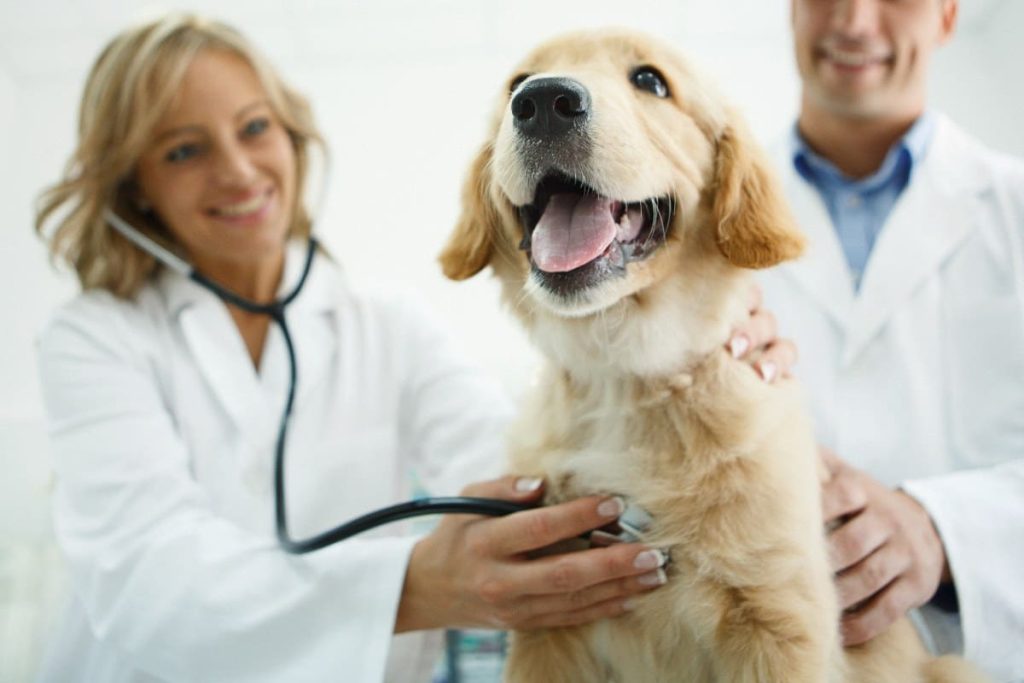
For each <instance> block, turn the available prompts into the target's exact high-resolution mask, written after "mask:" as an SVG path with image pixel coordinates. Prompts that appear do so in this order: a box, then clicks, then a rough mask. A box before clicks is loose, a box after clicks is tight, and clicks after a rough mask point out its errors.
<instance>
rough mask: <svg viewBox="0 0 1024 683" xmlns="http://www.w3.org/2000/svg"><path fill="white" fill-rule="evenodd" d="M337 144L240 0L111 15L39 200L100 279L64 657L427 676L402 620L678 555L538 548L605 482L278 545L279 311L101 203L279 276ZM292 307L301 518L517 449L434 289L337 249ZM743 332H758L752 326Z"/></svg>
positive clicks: (296, 254)
mask: <svg viewBox="0 0 1024 683" xmlns="http://www.w3.org/2000/svg"><path fill="white" fill-rule="evenodd" d="M319 144H320V137H319V135H318V134H317V131H316V127H315V125H314V123H313V120H312V116H311V114H310V109H309V107H308V106H307V104H306V102H305V100H304V99H303V98H302V97H301V96H299V95H298V94H297V93H296V92H295V91H293V90H292V89H291V88H289V87H288V86H287V85H286V84H285V83H284V82H282V80H281V79H280V78H279V77H278V76H277V75H276V73H275V72H274V70H273V69H272V68H270V67H269V66H268V65H267V63H266V62H265V61H264V60H263V59H262V58H261V57H260V56H259V54H258V53H257V52H255V51H254V50H253V49H252V48H251V47H250V46H249V44H248V43H247V42H246V41H245V40H244V39H243V38H242V37H241V36H240V35H239V34H238V33H236V32H235V31H233V30H231V29H230V28H228V27H226V26H224V25H222V24H219V23H215V22H209V21H204V20H202V19H198V18H195V17H191V16H177V15H176V16H170V17H167V18H165V19H162V20H160V21H156V22H154V23H151V24H148V25H145V26H141V27H139V28H135V29H132V30H129V31H127V32H125V33H123V34H121V35H119V36H117V37H116V38H115V39H114V40H113V41H112V42H111V43H110V44H109V45H108V46H107V48H106V49H105V50H104V51H103V53H102V54H101V55H100V57H99V59H98V61H97V62H96V64H95V66H94V67H93V69H92V72H91V74H90V76H89V79H88V82H87V84H86V87H85V93H84V96H83V99H82V105H81V112H80V125H79V143H78V147H77V149H76V150H75V152H74V155H73V156H72V158H71V161H70V163H69V165H68V168H67V171H66V173H65V176H64V178H63V180H62V181H60V182H59V183H58V184H56V185H55V186H53V187H52V188H50V189H49V190H48V191H46V192H45V193H44V195H43V197H42V201H41V205H40V210H39V216H38V221H37V228H38V229H39V230H40V231H41V232H44V233H45V234H48V235H50V236H51V237H50V239H51V243H52V248H53V253H54V254H55V256H56V257H58V258H60V259H63V260H66V261H67V262H68V263H70V265H71V266H72V267H73V268H74V270H75V272H76V273H77V274H78V278H79V280H80V283H81V286H82V290H83V292H82V293H81V294H80V295H79V296H78V297H77V298H75V299H74V300H73V301H72V302H70V303H69V304H68V305H66V306H64V307H63V308H62V309H61V310H59V311H58V312H57V313H56V315H55V316H54V318H53V320H52V321H51V323H50V324H49V325H48V326H47V328H46V329H45V330H44V332H43V333H42V335H41V339H40V345H39V358H40V368H41V377H42V383H43V389H44V397H45V402H46V408H47V412H48V417H49V425H50V431H51V437H52V444H53V456H54V461H55V467H56V471H57V477H58V485H57V489H56V496H55V498H56V501H55V518H56V529H57V535H58V540H59V543H60V545H61V546H62V548H63V550H64V552H65V554H66V556H67V558H68V561H69V564H70V568H71V573H72V584H73V588H74V591H73V592H74V597H73V600H72V603H71V605H70V606H69V609H68V614H67V617H66V619H65V622H64V626H63V628H62V629H61V630H60V631H59V632H58V633H56V634H55V635H54V642H53V647H52V652H51V656H50V658H49V659H48V662H47V664H46V668H45V671H44V674H43V678H44V680H53V681H67V680H86V681H104V682H105V683H112V682H118V681H155V680H162V681H219V682H223V681H247V682H252V681H263V680H266V681H324V680H339V681H342V680H343V681H351V682H359V681H379V680H382V679H384V678H385V669H386V665H387V662H388V659H389V655H390V656H391V660H392V668H391V669H390V673H389V674H387V677H388V679H389V680H427V679H428V678H429V669H427V668H423V667H421V666H418V665H408V664H407V665H406V666H405V668H404V670H403V669H400V668H399V667H398V666H397V665H396V664H395V662H396V661H397V656H396V655H397V652H398V648H397V647H392V634H394V633H399V632H404V631H413V630H425V629H433V628H439V627H445V626H484V627H494V628H507V627H515V628H530V627H532V626H552V625H559V624H569V623H579V622H581V621H587V620H591V619H597V618H601V617H608V616H614V615H617V614H620V613H622V612H623V611H624V610H626V609H628V606H629V602H628V599H629V596H631V595H633V594H635V593H638V592H640V591H648V590H652V589H653V588H655V587H657V586H658V585H659V584H660V583H662V582H663V581H664V573H663V572H661V571H660V569H659V566H660V564H661V563H662V562H663V561H664V558H663V557H662V556H661V555H660V554H659V553H658V552H657V551H656V550H655V549H651V548H645V547H643V546H642V545H639V544H622V545H618V546H615V547H611V548H606V549H594V550H588V551H584V552H580V553H574V554H572V555H562V556H555V557H548V558H545V559H538V560H527V559H524V558H525V555H526V552H527V551H529V550H532V549H536V548H541V547H544V546H547V545H549V544H551V543H553V542H555V541H558V540H560V539H564V538H571V537H574V536H576V535H577V534H580V533H582V532H584V531H586V530H589V529H592V528H596V527H598V526H601V525H603V524H605V523H607V522H608V521H609V520H612V519H614V518H616V517H617V516H618V514H619V513H620V512H621V501H619V500H618V499H615V498H611V497H589V498H584V499H580V500H577V501H573V502H570V503H566V504H563V505H559V506H556V507H548V508H544V509H538V510H530V511H526V512H520V513H516V514H513V515H510V516H508V517H504V518H498V519H495V518H482V517H472V516H465V515H463V516H457V517H448V518H446V519H445V520H444V521H443V522H442V523H441V524H439V525H438V527H437V528H436V530H435V531H434V532H432V533H431V534H429V535H427V536H425V537H423V538H417V537H413V536H402V535H395V534H396V532H395V530H394V529H393V528H391V529H387V528H386V529H383V530H382V531H380V532H378V533H376V534H373V535H370V536H365V537H358V538H355V539H351V540H348V541H345V542H343V543H340V544H337V545H333V546H331V547H329V548H327V549H324V550H321V551H319V552H316V553H312V554H309V555H301V556H297V555H289V554H287V553H285V552H284V551H282V550H281V549H280V547H279V546H278V544H277V542H276V541H275V536H274V494H273V488H272V480H273V455H274V450H275V439H276V437H277V434H278V421H279V418H280V415H281V412H282V407H283V405H284V403H285V400H286V393H287V386H288V361H287V353H286V349H285V345H284V340H283V339H282V336H281V334H280V332H279V330H278V329H277V328H276V327H273V326H272V325H271V324H270V319H269V318H268V317H267V316H265V315H261V314H254V313H247V312H246V311H244V310H241V309H239V308H237V307H236V306H232V305H228V304H225V303H224V302H223V301H222V300H221V299H219V298H218V297H217V296H215V295H214V294H212V293H211V292H210V291H208V290H206V289H204V288H203V287H200V286H199V285H198V284H196V283H195V282H193V281H192V280H190V279H188V278H186V277H185V276H183V275H182V274H181V273H179V272H176V271H175V270H173V269H170V268H167V267H165V266H163V265H161V263H160V262H159V261H157V260H155V259H154V258H152V257H151V256H149V255H148V254H147V253H146V252H145V251H143V250H141V249H139V248H138V247H136V246H135V245H134V244H133V243H132V242H130V241H128V240H127V239H125V238H124V237H123V236H122V235H121V234H119V233H118V232H116V231H115V230H113V229H112V228H111V225H110V224H109V223H108V218H109V216H108V214H107V213H106V212H107V211H108V210H109V211H111V212H112V213H113V214H114V215H115V216H116V217H119V218H120V219H123V220H124V221H125V222H126V223H128V224H130V225H132V226H134V227H135V228H136V229H138V230H140V231H141V232H142V233H143V234H145V235H146V236H147V237H148V238H149V239H151V240H154V241H155V242H157V243H158V244H160V245H161V246H162V247H163V248H165V249H167V250H169V251H170V252H172V253H174V254H175V255H176V256H177V257H179V258H182V259H184V260H185V261H186V262H188V263H190V264H192V266H193V267H194V268H195V269H196V270H197V271H199V272H201V273H202V274H203V275H204V276H205V277H207V278H209V279H211V280H213V281H215V282H217V283H220V284H221V285H224V286H226V287H228V288H229V289H231V290H232V291H234V292H236V293H238V294H240V295H242V296H244V297H247V298H249V299H252V300H256V301H260V302H270V301H272V300H273V299H274V298H275V297H276V296H278V295H279V293H281V292H287V291H290V290H291V289H292V288H293V287H294V285H295V284H296V282H297V279H298V278H299V274H300V273H299V271H301V270H302V265H303V262H304V259H305V256H306V243H307V241H306V239H305V238H306V237H307V236H308V235H309V233H310V218H309V215H308V213H307V211H306V210H305V208H304V207H303V204H302V202H301V197H302V196H303V190H304V185H305V184H306V180H307V175H308V166H309V158H310V156H311V152H312V151H313V150H314V149H315V148H316V147H317V146H318V145H319ZM287 317H288V323H289V326H290V329H291V336H292V337H293V338H294V341H295V347H296V352H297V360H298V370H299V372H298V376H299V378H300V382H299V384H298V390H297V393H296V396H295V402H294V410H293V412H292V417H291V422H290V423H289V431H288V438H287V453H288V456H287V471H288V474H287V494H288V495H287V498H288V501H289V504H288V518H289V522H290V526H291V530H292V533H293V534H294V535H295V536H296V537H299V538H303V537H308V536H310V535H311V534H315V533H317V532H320V531H323V530H324V529H327V528H330V527H332V526H334V525H335V524H337V523H339V522H340V521H342V520H345V519H349V518H351V517H353V516H356V515H359V514H362V513H364V512H366V511H368V510H371V509H375V508H378V507H381V506H383V505H387V504H390V503H392V502H395V501H396V500H400V499H403V498H405V497H407V492H406V491H405V490H404V486H403V483H404V482H405V481H406V480H407V478H408V477H407V476H406V473H407V471H408V469H409V468H412V469H413V470H415V471H416V473H417V474H418V475H419V477H420V478H421V480H422V481H424V482H425V483H426V484H427V485H428V487H430V488H431V489H433V490H436V491H438V492H440V493H453V492H454V491H456V490H457V489H458V487H459V486H461V485H462V483H463V482H465V481H468V480H469V477H468V476H467V474H468V473H472V474H473V475H474V476H475V477H479V476H481V474H482V473H487V472H492V471H497V470H499V469H500V467H501V463H502V462H503V457H502V453H501V451H502V448H501V438H500V433H501V431H502V428H503V425H504V423H505V420H506V417H507V414H508V409H507V407H506V404H505V401H504V399H503V398H502V397H501V395H500V394H499V393H498V392H497V391H496V390H495V389H494V388H493V387H492V386H491V385H490V384H489V383H488V382H487V381H485V380H484V379H483V378H482V377H481V375H480V374H478V373H476V372H474V371H473V370H472V369H471V368H469V367H467V366H466V364H465V363H464V362H463V361H462V360H461V357H460V356H459V355H458V354H456V353H455V352H454V351H453V350H452V348H451V346H450V344H449V343H448V342H447V341H446V340H445V338H444V336H443V335H442V334H441V333H440V332H439V331H438V328H437V326H436V325H434V324H433V323H431V322H430V320H429V319H427V318H426V317H425V316H424V314H423V313H422V311H421V307H417V306H415V305H413V304H410V303H408V302H405V301H403V300H402V299H399V298H394V297H384V296H375V297H371V296H366V295H363V294H360V293H358V292H356V291H354V290H352V289H351V288H350V287H349V286H348V285H347V284H346V283H345V282H344V281H343V279H342V278H341V277H340V275H339V272H338V270H337V268H336V267H335V266H334V265H333V264H332V262H331V260H330V259H328V258H327V257H326V256H325V255H324V254H322V253H317V254H315V255H314V257H313V264H312V270H311V272H310V274H309V278H308V281H306V283H305V285H304V286H303V288H302V291H301V292H300V294H299V296H298V297H297V298H296V299H295V301H294V302H293V303H292V304H291V305H290V306H289V307H288V312H287ZM769 336H771V335H769ZM747 337H748V338H749V339H753V340H755V342H756V343H760V342H758V341H757V340H758V331H757V329H756V325H755V326H752V328H751V331H750V332H749V334H748V335H747ZM527 474H528V473H527ZM542 488H543V484H542V482H539V481H535V480H531V479H528V478H521V479H515V478H511V477H506V478H502V479H494V480H491V481H487V482H484V483H479V484H475V485H471V486H469V487H468V488H467V489H466V492H467V493H469V494H471V495H477V496H484V497H493V498H504V499H507V500H511V501H516V502H522V503H530V502H536V501H537V500H538V499H539V497H540V495H541V490H542ZM406 661H409V660H408V659H407V660H406Z"/></svg>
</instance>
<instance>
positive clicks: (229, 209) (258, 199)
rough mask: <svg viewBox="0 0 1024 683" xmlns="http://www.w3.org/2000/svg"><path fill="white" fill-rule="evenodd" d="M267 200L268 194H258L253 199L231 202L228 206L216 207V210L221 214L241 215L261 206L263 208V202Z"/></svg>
mask: <svg viewBox="0 0 1024 683" xmlns="http://www.w3.org/2000/svg"><path fill="white" fill-rule="evenodd" d="M266 201H267V195H266V194H258V195H256V196H255V197H253V198H252V199H247V200H246V201H244V202H239V203H238V204H229V205H228V206H219V207H217V208H216V209H214V212H215V213H217V214H219V215H221V216H241V215H243V214H247V213H252V212H253V211H256V210H257V209H259V208H262V206H263V204H264V203H266Z"/></svg>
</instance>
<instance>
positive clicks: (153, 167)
mask: <svg viewBox="0 0 1024 683" xmlns="http://www.w3.org/2000/svg"><path fill="white" fill-rule="evenodd" d="M296 177H297V168H296V155H295V148H294V146H293V144H292V141H291V139H290V137H289V135H288V132H287V131H286V130H285V128H284V126H283V125H282V124H281V122H280V120H279V118H278V116H277V114H276V113H275V112H274V110H273V109H272V107H271V105H270V101H269V99H268V97H267V93H266V91H265V89H264V88H263V85H262V84H261V82H260V80H259V78H258V77H257V75H256V72H255V71H254V70H253V68H252V67H251V66H250V65H249V63H248V62H247V61H245V60H244V59H243V58H241V57H239V56H238V55H235V54H234V53H231V52H228V51H220V50H205V51H203V52H200V53H199V54H198V55H196V57H195V59H194V60H193V61H192V63H191V64H190V65H189V67H188V69H187V70H186V72H185V76H184V78H183V80H182V83H181V86H180V90H179V92H178V94H177V97H176V98H175V99H174V101H173V103H172V105H171V107H170V108H169V110H168V111H167V112H166V114H165V115H164V116H163V118H162V119H161V120H160V121H159V122H158V123H157V125H156V127H155V129H154V134H153V137H152V140H151V142H150V144H149V146H148V148H147V150H146V151H145V152H144V153H143V155H142V157H141V158H140V160H139V163H138V167H137V182H138V187H139V192H140V195H141V196H140V197H139V200H140V203H143V204H148V205H149V207H148V208H151V209H152V210H153V211H155V212H156V214H157V216H159V218H160V220H161V221H162V223H163V224H164V225H165V226H166V227H167V228H168V230H170V232H171V233H172V235H173V236H174V237H175V239H176V240H177V241H178V242H179V243H180V244H181V245H182V246H183V247H184V248H185V250H186V252H187V254H188V257H189V259H190V260H191V261H192V262H193V263H194V264H195V265H196V266H197V267H199V269H200V270H202V271H203V272H206V273H207V274H208V275H211V276H216V274H217V273H218V272H222V271H224V270H225V269H227V270H228V271H231V270H235V269H238V268H243V269H245V268H247V267H249V266H256V267H260V266H265V265H271V264H275V263H279V262H280V259H281V258H282V255H283V250H284V243H285V239H286V236H287V234H288V231H289V228H290V225H291V222H292V220H293V217H294V214H295V211H294V208H295V201H296V198H295V193H296V189H295V188H296Z"/></svg>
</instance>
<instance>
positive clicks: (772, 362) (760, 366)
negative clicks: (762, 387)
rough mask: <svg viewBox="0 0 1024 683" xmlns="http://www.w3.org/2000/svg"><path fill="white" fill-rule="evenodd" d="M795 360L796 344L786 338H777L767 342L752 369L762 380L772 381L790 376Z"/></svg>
mask: <svg viewBox="0 0 1024 683" xmlns="http://www.w3.org/2000/svg"><path fill="white" fill-rule="evenodd" d="M796 360H797V350H796V344H794V343H793V342H791V341H790V340H788V339H779V340H777V341H775V342H772V343H771V344H769V346H768V348H766V349H765V350H764V352H763V353H762V354H761V357H760V358H758V359H757V362H756V363H755V364H754V369H756V370H757V372H758V374H759V375H761V379H763V380H764V381H766V382H774V381H775V380H776V379H778V378H779V377H790V376H791V375H792V371H793V366H794V365H796Z"/></svg>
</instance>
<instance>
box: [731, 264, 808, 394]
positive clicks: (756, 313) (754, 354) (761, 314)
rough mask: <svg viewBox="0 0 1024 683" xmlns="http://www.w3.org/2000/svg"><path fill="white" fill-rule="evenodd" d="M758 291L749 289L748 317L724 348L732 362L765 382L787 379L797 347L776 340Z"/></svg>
mask: <svg viewBox="0 0 1024 683" xmlns="http://www.w3.org/2000/svg"><path fill="white" fill-rule="evenodd" d="M762 303H763V302H762V294H761V288H760V287H759V286H758V285H756V284H754V285H752V286H751V288H750V292H749V295H748V302H747V310H748V311H750V317H749V318H747V319H746V320H745V321H744V322H743V323H742V324H741V325H739V326H737V327H736V329H734V330H733V331H732V335H730V337H729V342H728V343H727V344H726V345H725V346H726V348H727V349H728V350H729V353H730V354H732V357H733V358H737V359H742V360H745V361H746V362H748V363H750V365H751V366H752V367H753V368H754V370H755V371H756V372H757V374H759V375H760V376H761V379H763V380H764V381H765V382H768V383H771V382H774V381H775V380H776V379H777V378H779V377H789V376H790V374H789V373H790V369H791V368H792V367H793V366H794V365H795V364H796V356H797V354H796V346H795V345H794V344H793V342H791V341H789V340H788V339H778V338H777V337H776V333H777V329H776V325H775V316H774V315H772V314H771V312H770V311H766V310H764V309H763V308H761V305H762Z"/></svg>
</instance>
